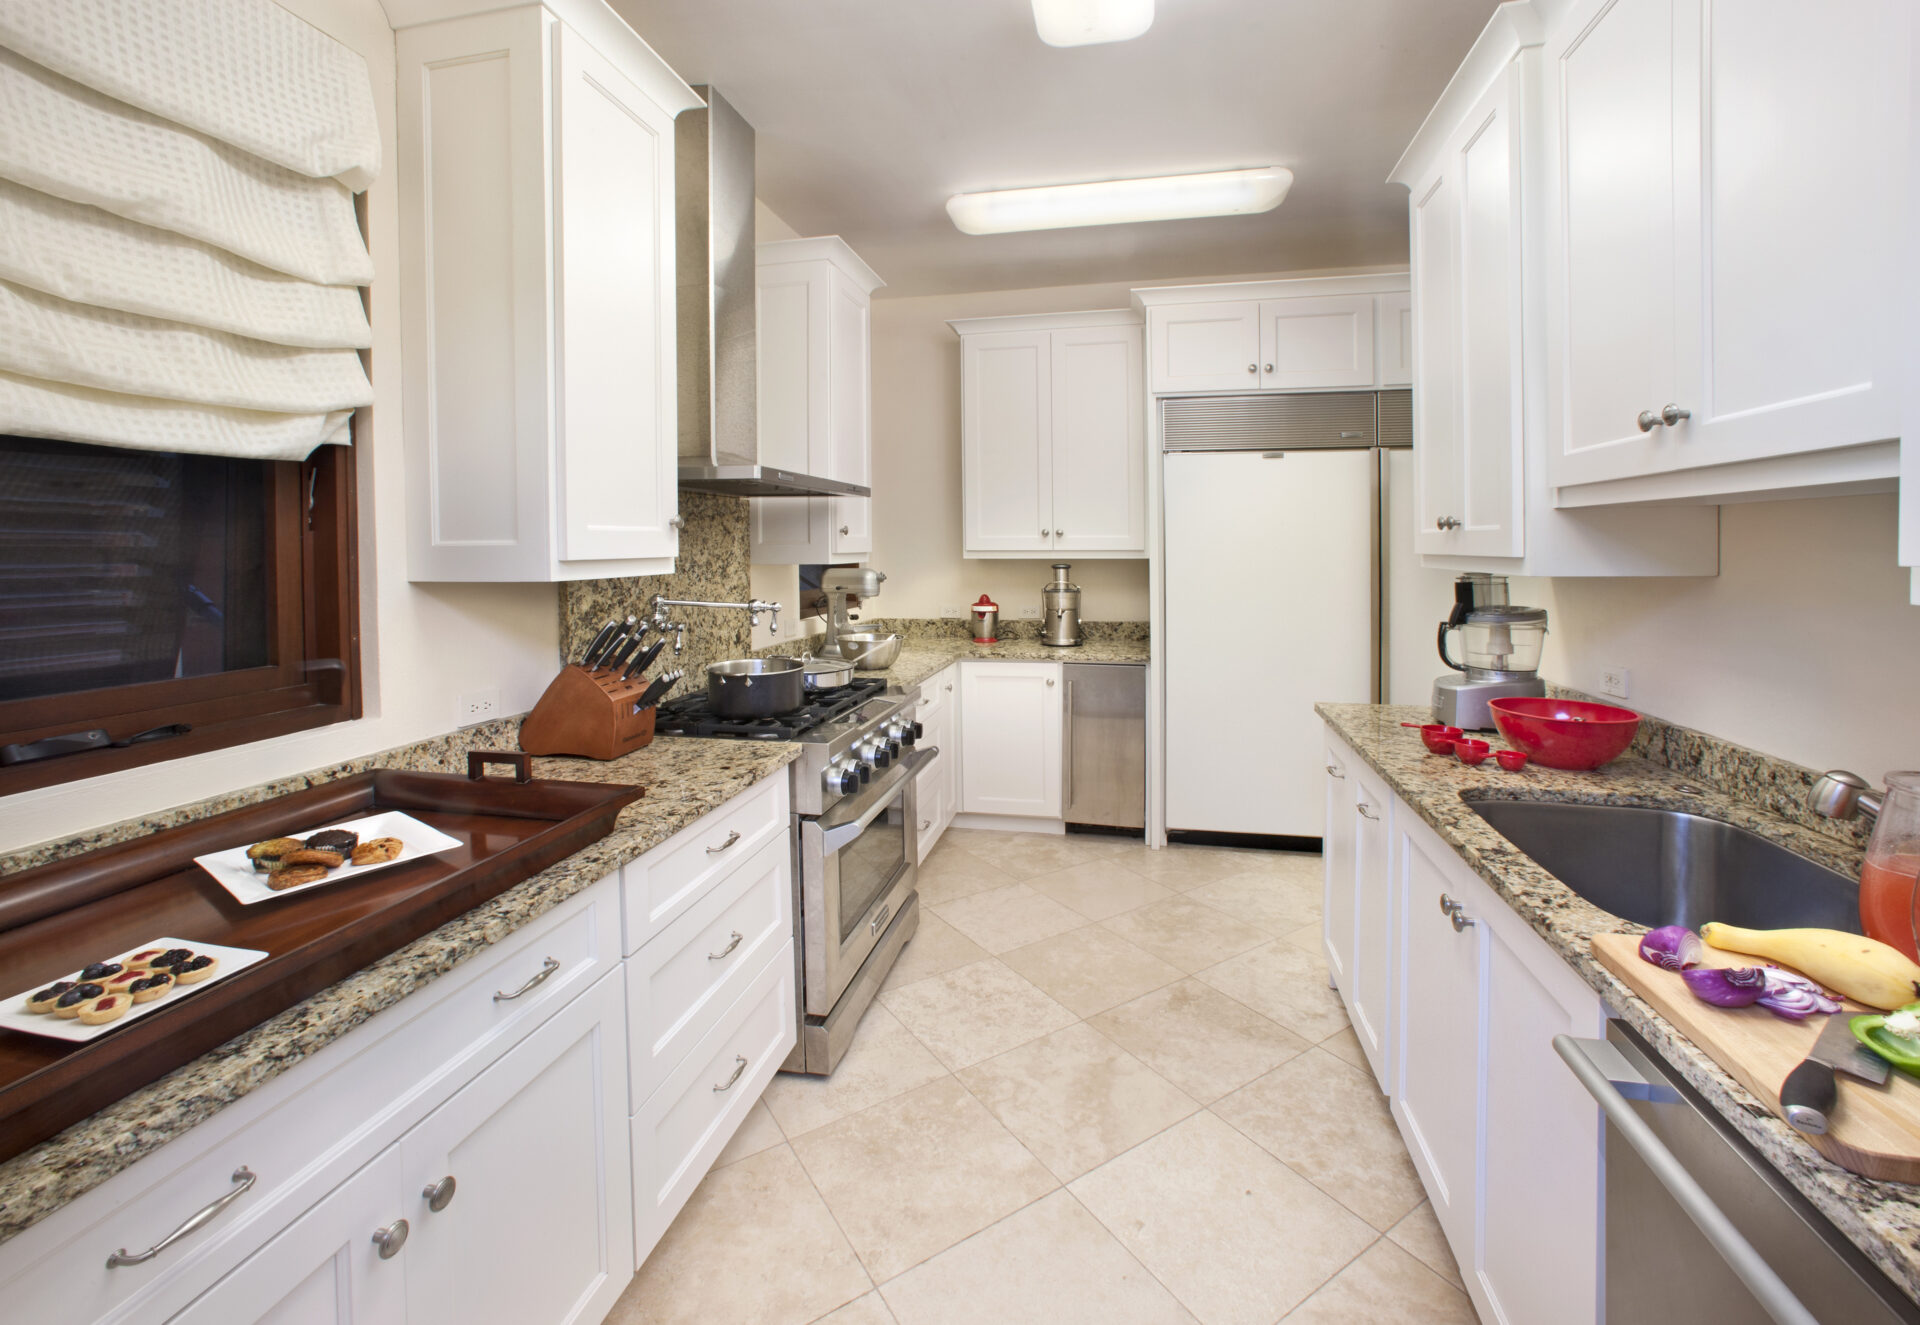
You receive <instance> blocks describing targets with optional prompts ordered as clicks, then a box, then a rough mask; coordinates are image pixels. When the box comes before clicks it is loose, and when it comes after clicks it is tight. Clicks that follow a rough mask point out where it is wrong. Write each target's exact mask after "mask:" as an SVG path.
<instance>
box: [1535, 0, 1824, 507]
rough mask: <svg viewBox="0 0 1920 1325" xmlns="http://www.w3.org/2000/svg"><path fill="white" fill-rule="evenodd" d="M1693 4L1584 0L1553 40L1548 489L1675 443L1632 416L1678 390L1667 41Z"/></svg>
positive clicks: (1621, 467)
mask: <svg viewBox="0 0 1920 1325" xmlns="http://www.w3.org/2000/svg"><path fill="white" fill-rule="evenodd" d="M1687 3H1689V0H1582V2H1581V3H1579V4H1577V5H1575V6H1574V9H1573V11H1572V12H1571V13H1569V14H1568V15H1567V16H1566V18H1565V19H1564V20H1563V23H1562V26H1561V28H1560V30H1559V31H1558V32H1557V33H1555V35H1554V36H1553V37H1552V38H1550V39H1549V41H1548V44H1547V51H1546V66H1547V84H1548V95H1547V97H1546V99H1545V100H1546V105H1547V125H1548V150H1549V154H1550V155H1551V157H1552V158H1553V166H1552V169H1551V173H1550V176H1549V178H1550V182H1551V195H1550V197H1549V200H1548V206H1547V213H1548V218H1549V219H1548V241H1547V254H1548V270H1547V278H1548V279H1547V286H1548V303H1549V327H1548V337H1547V339H1548V345H1549V346H1550V347H1551V348H1550V352H1549V356H1548V379H1549V382H1548V399H1549V408H1550V417H1549V422H1548V435H1549V437H1550V438H1552V439H1554V441H1553V443H1551V444H1550V446H1549V455H1550V458H1551V463H1550V465H1549V476H1550V477H1551V479H1552V481H1553V483H1554V484H1555V486H1560V485H1563V484H1568V483H1582V482H1589V481H1592V480H1595V479H1603V478H1619V477H1623V476H1626V475H1629V474H1635V473H1644V472H1646V471H1647V470H1648V469H1650V468H1653V467H1656V466H1657V464H1658V463H1659V455H1660V451H1664V449H1665V448H1668V447H1670V446H1671V445H1672V443H1673V441H1674V439H1675V436H1676V435H1677V434H1674V433H1670V432H1668V431H1667V430H1666V429H1664V428H1656V429H1654V430H1653V432H1652V433H1646V432H1642V431H1641V430H1640V427H1639V424H1638V422H1637V420H1638V419H1639V417H1640V414H1641V413H1642V412H1643V411H1646V410H1656V411H1657V410H1658V409H1660V407H1661V406H1662V405H1663V404H1664V403H1666V402H1669V401H1672V400H1673V399H1674V396H1675V393H1676V389H1677V385H1678V384H1677V383H1676V381H1675V379H1674V361H1675V350H1676V344H1675V338H1674V324H1675V319H1676V316H1677V314H1678V312H1679V307H1678V300H1679V299H1680V298H1681V297H1683V295H1682V292H1681V290H1680V288H1679V286H1678V285H1677V284H1676V280H1677V277H1678V269H1677V266H1676V263H1677V259H1678V256H1679V255H1678V254H1677V253H1676V251H1675V242H1674V238H1675V228H1674V227H1675V214H1676V208H1677V207H1678V206H1679V204H1680V198H1679V196H1678V191H1677V188H1676V182H1677V181H1678V178H1679V172H1680V169H1681V164H1682V163H1681V161H1680V160H1679V159H1678V158H1677V156H1676V153H1675V146H1674V128H1675V124H1676V122H1677V118H1678V115H1677V112H1678V111H1679V109H1680V108H1679V107H1677V106H1676V105H1675V102H1674V69H1675V62H1676V60H1677V59H1678V58H1679V56H1680V52H1679V51H1678V50H1677V49H1676V47H1675V39H1674V38H1675V27H1676V23H1677V21H1678V18H1679V15H1678V13H1677V12H1676V11H1677V10H1678V9H1680V8H1681V7H1682V6H1684V5H1686V4H1687ZM1769 119H1771V116H1769ZM1776 183H1777V179H1776ZM1795 187H1798V183H1797V181H1796V184H1795ZM1819 265H1824V264H1819ZM1655 434H1658V435H1657V436H1656V435H1655ZM1656 448H1659V449H1660V451H1657V450H1656Z"/></svg>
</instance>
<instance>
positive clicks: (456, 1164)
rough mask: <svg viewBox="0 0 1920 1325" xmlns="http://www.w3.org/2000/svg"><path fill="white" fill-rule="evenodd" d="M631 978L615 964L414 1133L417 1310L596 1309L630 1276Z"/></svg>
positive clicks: (448, 1316) (568, 1315) (454, 1315)
mask: <svg viewBox="0 0 1920 1325" xmlns="http://www.w3.org/2000/svg"><path fill="white" fill-rule="evenodd" d="M623 992H624V991H623V985H622V982H621V976H620V973H619V972H609V973H608V974H607V975H606V976H604V977H602V978H601V980H600V981H599V982H598V983H596V984H595V985H594V986H593V987H592V988H590V989H588V990H587V991H586V992H585V993H583V994H581V995H580V996H579V997H578V998H576V999H575V1000H574V1001H573V1002H572V1003H570V1004H568V1005H567V1006H566V1007H565V1008H563V1009H561V1010H560V1011H559V1012H558V1013H556V1014H555V1015H554V1016H553V1018H552V1019H551V1020H550V1021H548V1022H547V1023H546V1024H545V1025H544V1026H542V1027H540V1029H538V1030H536V1031H534V1032H533V1033H532V1034H531V1035H529V1036H528V1037H527V1038H526V1039H525V1040H524V1041H522V1042H521V1043H520V1044H519V1045H517V1046H515V1048H514V1049H513V1050H512V1052H510V1053H509V1054H507V1055H506V1057H504V1058H502V1059H501V1060H500V1061H499V1062H498V1063H495V1064H494V1065H493V1066H492V1067H490V1068H488V1069H487V1070H486V1071H485V1072H483V1073H481V1074H480V1076H479V1077H478V1078H476V1079H475V1080H474V1081H473V1082H472V1083H471V1084H469V1085H468V1086H466V1087H465V1088H464V1089H463V1090H461V1091H460V1093H459V1094H457V1095H455V1096H454V1097H453V1098H452V1099H450V1100H448V1101H447V1102H446V1103H445V1104H443V1105H441V1106H440V1108H439V1109H437V1110H436V1111H435V1112H433V1113H432V1114H430V1115H429V1116H428V1117H427V1118H425V1119H424V1120H422V1121H421V1122H420V1123H419V1124H418V1125H417V1126H416V1127H414V1129H413V1130H412V1131H410V1132H409V1133H407V1135H406V1136H405V1137H403V1138H402V1139H401V1142H400V1150H401V1156H402V1159H403V1161H404V1164H405V1190H406V1193H407V1195H408V1198H409V1201H410V1205H409V1206H408V1208H407V1209H406V1210H405V1212H404V1213H405V1214H406V1217H407V1218H408V1219H409V1220H410V1221H411V1222H412V1224H413V1234H412V1237H411V1238H410V1239H409V1241H408V1244H407V1258H408V1270H407V1302H408V1311H407V1314H408V1318H409V1319H410V1320H416V1321H427V1320H433V1321H438V1320H447V1321H461V1322H470V1323H471V1325H487V1323H490V1322H496V1321H497V1322H501V1325H508V1323H509V1322H516V1323H517V1322H524V1321H536V1320H538V1321H555V1322H562V1321H586V1322H597V1321H599V1320H600V1319H601V1318H602V1317H604V1316H605V1315H606V1314H607V1312H608V1310H609V1309H611V1308H612V1306H613V1303H614V1301H615V1300H616V1299H618V1297H619V1296H620V1294H621V1293H622V1292H623V1291H624V1290H625V1289H626V1286H627V1281H628V1280H629V1279H631V1278H632V1277H633V1269H634V1261H633V1190H632V1186H631V1172H632V1170H631V1166H630V1163H629V1159H628V1144H629V1143H628V1130H627V1090H626V1070H625V1064H626V1013H625V1003H624V996H623ZM449 1178H451V1179H452V1180H453V1185H452V1187H451V1192H452V1195H451V1199H449V1200H446V1201H445V1202H444V1203H443V1205H442V1208H441V1209H440V1210H437V1211H436V1210H434V1209H432V1205H431V1203H430V1200H429V1197H428V1195H427V1193H428V1191H429V1190H430V1189H434V1188H436V1187H437V1186H438V1185H439V1184H442V1183H444V1182H445V1180H447V1179H449Z"/></svg>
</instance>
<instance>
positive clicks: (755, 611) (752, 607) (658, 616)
mask: <svg viewBox="0 0 1920 1325" xmlns="http://www.w3.org/2000/svg"><path fill="white" fill-rule="evenodd" d="M647 606H648V607H650V608H652V609H653V617H652V625H653V628H654V630H656V631H657V632H659V633H660V634H662V635H665V634H666V633H667V632H668V631H669V630H671V631H672V632H674V637H673V651H674V652H675V653H680V652H682V651H684V650H685V649H686V647H687V623H686V622H684V621H671V620H669V619H668V613H667V609H668V608H670V607H731V608H734V609H737V610H738V611H741V612H745V613H746V614H747V626H748V629H752V628H753V627H754V626H757V625H759V624H760V614H761V613H762V612H765V613H766V614H767V620H768V623H769V627H770V629H772V631H773V633H774V634H776V635H777V634H779V633H780V604H778V603H769V602H767V601H766V600H765V599H761V598H754V599H750V600H748V601H747V602H744V603H710V602H707V601H705V600H704V599H699V598H668V597H666V596H665V595H663V594H655V595H654V596H653V598H652V600H651V601H650V602H649V603H648V604H647Z"/></svg>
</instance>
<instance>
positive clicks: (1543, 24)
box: [1387, 0, 1566, 188]
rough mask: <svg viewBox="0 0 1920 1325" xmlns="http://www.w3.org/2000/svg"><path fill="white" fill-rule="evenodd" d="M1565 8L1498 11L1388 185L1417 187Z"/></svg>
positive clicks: (1521, 5)
mask: <svg viewBox="0 0 1920 1325" xmlns="http://www.w3.org/2000/svg"><path fill="white" fill-rule="evenodd" d="M1565 8H1566V4H1565V0H1508V3H1506V4H1504V5H1501V6H1500V7H1499V8H1498V9H1496V10H1494V11H1493V16H1492V17H1491V18H1489V19H1488V20H1487V26H1486V27H1484V28H1482V29H1481V30H1480V35H1479V36H1478V37H1477V38H1475V39H1474V43H1473V46H1472V47H1471V48H1470V49H1469V50H1468V51H1467V58H1466V59H1464V60H1462V61H1461V62H1460V67H1459V68H1458V69H1456V70H1454V72H1453V77H1452V78H1451V79H1449V80H1448V81H1447V86H1446V90H1445V91H1443V92H1442V93H1441V94H1440V99H1439V100H1438V101H1435V102H1434V103H1433V109H1432V110H1430V111H1428V112H1427V118H1426V119H1424V120H1422V121H1421V122H1420V127H1419V129H1418V130H1416V131H1415V132H1414V135H1413V141H1412V142H1410V143H1408V144H1407V150H1406V151H1404V152H1402V153H1401V154H1400V160H1399V161H1398V162H1396V163H1395V165H1394V167H1393V170H1392V171H1391V172H1389V173H1388V175H1387V183H1389V184H1404V185H1406V186H1407V187H1408V188H1411V187H1413V181H1414V179H1415V178H1416V177H1418V176H1419V175H1420V174H1421V173H1422V172H1424V171H1425V170H1426V168H1427V162H1428V161H1429V160H1431V159H1432V157H1433V155H1434V154H1435V153H1436V152H1438V151H1439V150H1440V149H1441V147H1442V146H1444V145H1445V143H1446V140H1447V136H1448V135H1449V134H1451V133H1452V132H1453V131H1454V129H1455V128H1456V127H1458V125H1459V124H1460V121H1461V120H1462V119H1464V118H1465V117H1466V114H1467V112H1468V111H1469V110H1470V109H1471V108H1472V107H1473V105H1474V103H1475V102H1477V101H1479V100H1480V98H1481V97H1482V96H1484V95H1485V94H1486V91H1487V89H1488V88H1489V87H1491V86H1492V85H1493V80H1494V79H1496V78H1498V77H1499V76H1500V72H1501V71H1502V70H1503V69H1505V68H1506V67H1507V66H1508V65H1509V64H1511V63H1512V62H1513V57H1514V56H1516V55H1518V54H1519V53H1520V52H1521V51H1523V50H1526V49H1528V48H1529V47H1533V46H1538V45H1540V44H1541V43H1542V42H1544V41H1545V40H1546V39H1547V31H1548V29H1549V28H1550V27H1551V26H1552V23H1553V21H1554V20H1556V19H1557V18H1558V16H1559V11H1561V10H1563V9H1565Z"/></svg>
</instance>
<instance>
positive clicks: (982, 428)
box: [948, 310, 1147, 557]
mask: <svg viewBox="0 0 1920 1325" xmlns="http://www.w3.org/2000/svg"><path fill="white" fill-rule="evenodd" d="M948 325H950V326H952V327H953V329H954V330H955V331H957V332H958V333H959V334H960V364H961V370H960V375H961V391H962V397H961V402H962V403H961V469H962V490H961V491H962V496H961V526H962V531H963V532H962V537H963V541H964V551H965V554H966V555H967V556H970V557H994V556H1032V555H1034V554H1036V553H1053V552H1072V553H1074V554H1076V555H1078V556H1082V557H1087V556H1092V557H1100V556H1113V557H1140V556H1144V555H1146V549H1147V519H1146V478H1147V473H1146V470H1147V465H1146V393H1145V391H1144V390H1143V389H1142V386H1141V356H1142V345H1141V330H1140V319H1139V317H1138V316H1137V315H1135V314H1133V313H1131V312H1128V311H1126V310H1117V311H1110V312H1098V313H1062V314H1048V315H1044V316H1036V317H1004V318H972V319H967V320H964V321H958V322H952V323H949V324H948Z"/></svg>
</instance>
